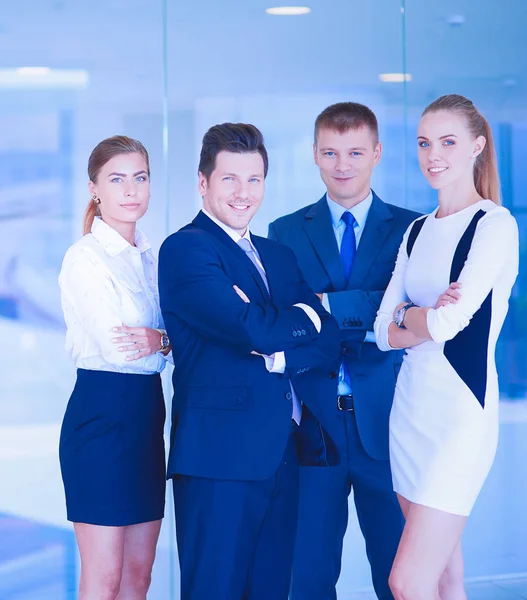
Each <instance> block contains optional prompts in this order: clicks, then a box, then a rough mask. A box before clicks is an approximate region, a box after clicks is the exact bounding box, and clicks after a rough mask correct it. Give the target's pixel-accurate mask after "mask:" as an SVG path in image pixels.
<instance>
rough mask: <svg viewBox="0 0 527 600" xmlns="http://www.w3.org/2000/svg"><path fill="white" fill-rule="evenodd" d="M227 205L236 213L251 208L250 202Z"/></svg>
mask: <svg viewBox="0 0 527 600" xmlns="http://www.w3.org/2000/svg"><path fill="white" fill-rule="evenodd" d="M229 206H230V207H231V208H232V209H233V210H235V211H236V212H238V213H242V214H243V213H245V212H247V211H248V210H249V208H251V205H250V204H229Z"/></svg>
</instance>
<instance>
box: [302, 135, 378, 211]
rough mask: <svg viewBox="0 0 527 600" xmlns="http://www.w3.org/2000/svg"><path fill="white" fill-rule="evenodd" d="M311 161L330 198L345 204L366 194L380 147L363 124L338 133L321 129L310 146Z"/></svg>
mask: <svg viewBox="0 0 527 600" xmlns="http://www.w3.org/2000/svg"><path fill="white" fill-rule="evenodd" d="M313 151H314V155H315V163H316V164H317V166H318V168H319V169H320V176H321V177H322V180H323V181H324V183H325V184H326V187H327V190H328V194H329V196H330V197H331V199H332V200H334V201H335V202H338V203H339V204H341V205H342V206H345V207H346V208H351V207H352V206H355V204H357V203H359V202H361V201H362V200H364V199H365V198H366V196H367V195H368V194H369V191H370V181H371V175H372V172H373V168H374V167H375V166H376V165H377V163H378V162H379V160H380V158H381V152H382V147H381V144H380V142H377V141H376V140H375V137H374V134H373V133H372V132H371V131H370V129H369V128H367V127H360V128H359V129H349V130H348V131H346V132H344V133H339V132H338V131H334V130H333V129H321V130H320V131H318V134H317V141H316V143H315V144H314V146H313Z"/></svg>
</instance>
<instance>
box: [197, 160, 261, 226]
mask: <svg viewBox="0 0 527 600" xmlns="http://www.w3.org/2000/svg"><path fill="white" fill-rule="evenodd" d="M264 183H265V176H264V161H263V158H262V156H261V155H260V154H259V153H258V152H243V153H237V152H227V151H226V150H222V151H221V152H220V153H219V154H218V155H217V156H216V166H215V167H214V171H212V173H211V174H210V177H209V178H208V179H207V178H206V177H205V176H204V175H203V173H200V174H199V184H198V190H199V193H200V195H201V196H202V197H203V208H204V209H205V210H206V211H207V212H209V213H210V214H211V215H213V216H214V217H215V218H216V219H218V221H221V222H222V223H224V224H225V225H227V226H228V227H230V228H231V229H234V231H236V232H237V233H239V234H240V235H243V234H244V233H245V232H246V231H247V227H248V226H249V222H250V221H251V219H252V218H253V216H254V215H255V213H256V211H257V210H258V208H259V207H260V204H261V203H262V200H263V196H264Z"/></svg>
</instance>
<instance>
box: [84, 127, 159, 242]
mask: <svg viewBox="0 0 527 600" xmlns="http://www.w3.org/2000/svg"><path fill="white" fill-rule="evenodd" d="M134 153H138V154H141V156H143V157H144V159H145V161H146V167H147V172H148V175H149V176H150V162H149V159H148V152H147V151H146V148H145V147H144V146H143V144H141V142H138V141H137V140H134V139H132V138H129V137H126V136H125V135H114V136H113V137H109V138H106V139H105V140H103V141H102V142H99V143H98V144H97V146H95V148H94V149H93V150H92V153H91V154H90V158H89V160H88V176H89V178H90V181H93V183H96V181H97V177H98V176H99V173H100V172H101V169H102V168H103V167H104V165H105V164H106V163H107V162H108V161H109V160H111V159H112V158H114V157H115V156H118V155H119V154H134ZM100 215H101V211H100V210H99V205H98V204H97V203H96V202H95V198H92V199H91V200H90V202H89V204H88V206H87V208H86V212H85V213H84V221H83V234H84V235H86V234H87V233H90V231H91V226H92V224H93V219H95V217H98V216H100Z"/></svg>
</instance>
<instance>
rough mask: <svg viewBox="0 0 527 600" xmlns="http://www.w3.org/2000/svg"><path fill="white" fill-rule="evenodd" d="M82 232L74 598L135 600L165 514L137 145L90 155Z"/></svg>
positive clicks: (151, 266) (76, 311) (67, 287)
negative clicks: (76, 581)
mask: <svg viewBox="0 0 527 600" xmlns="http://www.w3.org/2000/svg"><path fill="white" fill-rule="evenodd" d="M88 174H89V178H90V181H89V189H90V193H91V194H92V198H91V201H90V203H89V206H88V208H87V211H86V215H85V221H84V234H85V235H84V237H82V238H81V239H80V240H79V241H78V242H76V243H75V244H73V246H71V248H69V250H68V251H67V253H66V256H65V258H64V262H63V265H62V270H61V273H60V276H59V283H60V288H61V296H62V307H63V310H64V317H65V321H66V326H67V334H66V347H67V349H68V350H69V351H70V352H71V354H72V357H73V360H74V361H75V365H76V367H77V369H78V370H77V382H76V384H75V389H74V390H73V393H72V395H71V398H70V400H69V403H68V407H67V410H66V414H65V416H64V421H63V424H62V431H61V438H60V463H61V470H62V478H63V481H64V488H65V492H66V505H67V513H68V519H69V520H70V521H72V522H73V523H74V528H75V535H76V537H77V543H78V546H79V550H80V555H81V577H80V592H79V594H80V595H79V598H80V599H81V600H91V599H98V600H102V599H103V598H104V599H105V600H114V599H116V598H119V599H120V598H122V599H123V600H124V599H129V598H130V599H131V598H133V599H134V600H135V599H137V600H139V599H143V598H146V593H147V590H148V587H149V585H150V574H151V570H152V565H153V561H154V556H155V548H156V544H157V539H158V536H159V530H160V527H161V519H162V518H163V516H164V501H165V452H164V443H163V427H164V421H165V405H164V400H163V393H162V389H161V379H160V375H159V373H160V372H161V371H162V370H163V368H164V367H165V364H166V360H167V355H168V354H169V351H170V345H169V341H168V338H167V337H166V332H165V331H164V330H163V323H162V318H161V312H160V309H159V297H158V290H157V264H156V259H155V258H154V256H153V254H152V251H151V249H150V246H149V244H148V241H147V239H146V238H145V236H144V235H143V234H142V233H141V232H140V231H139V230H137V229H136V223H137V221H138V220H139V219H140V218H141V217H142V216H143V215H144V214H145V212H146V210H147V208H148V203H149V199H150V167H149V161H148V153H147V151H146V149H145V148H144V146H143V145H142V144H141V143H140V142H138V141H136V140H132V139H130V138H127V137H124V136H115V137H112V138H108V139H106V140H103V141H102V142H101V143H100V144H98V145H97V146H96V147H95V149H94V150H93V152H92V154H91V156H90V159H89V163H88Z"/></svg>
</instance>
